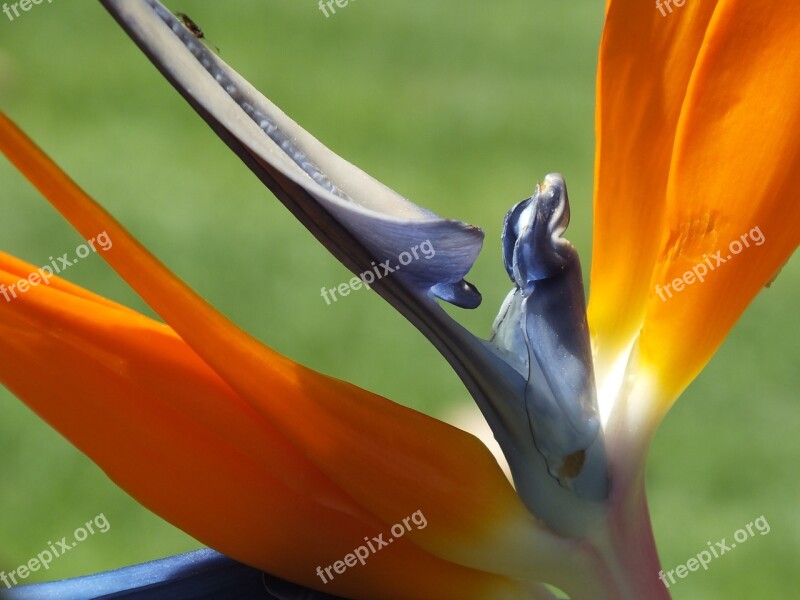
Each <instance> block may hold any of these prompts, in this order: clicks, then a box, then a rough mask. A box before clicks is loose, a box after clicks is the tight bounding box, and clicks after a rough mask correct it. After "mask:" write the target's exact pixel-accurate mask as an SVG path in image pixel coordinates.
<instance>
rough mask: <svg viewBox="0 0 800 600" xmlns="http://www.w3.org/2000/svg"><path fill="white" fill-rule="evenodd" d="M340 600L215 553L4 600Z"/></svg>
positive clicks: (2, 594)
mask: <svg viewBox="0 0 800 600" xmlns="http://www.w3.org/2000/svg"><path fill="white" fill-rule="evenodd" d="M90 598H128V599H133V598H147V599H148V600H151V599H152V600H184V599H185V600H189V599H200V600H205V599H208V600H212V599H213V600H218V599H219V600H226V599H234V598H235V599H237V600H249V599H253V600H339V599H337V598H336V597H334V596H331V595H329V594H324V593H322V592H317V591H314V590H309V589H307V588H304V587H301V586H298V585H295V584H293V583H289V582H286V581H283V580H281V579H278V578H277V577H273V576H272V575H268V574H266V573H263V572H261V571H259V570H258V569H254V568H252V567H248V566H247V565H243V564H242V563H239V562H236V561H235V560H232V559H230V558H228V557H227V556H223V555H222V554H220V553H218V552H215V551H214V550H210V549H203V550H196V551H194V552H189V553H187V554H179V555H177V556H170V557H168V558H163V559H160V560H155V561H152V562H147V563H143V564H140V565H133V566H130V567H123V568H121V569H117V570H114V571H106V572H104V573H96V574H94V575H86V576H84V577H75V578H73V579H64V580H62V581H53V582H48V583H36V584H32V585H26V586H21V587H18V588H11V589H8V590H2V589H0V599H2V600H88V599H90Z"/></svg>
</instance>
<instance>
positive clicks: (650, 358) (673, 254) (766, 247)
mask: <svg viewBox="0 0 800 600" xmlns="http://www.w3.org/2000/svg"><path fill="white" fill-rule="evenodd" d="M672 8H673V12H672V14H667V15H666V16H662V14H661V13H660V12H659V11H658V10H657V9H654V7H653V6H652V5H647V4H644V3H634V2H622V1H621V0H612V2H611V4H610V7H609V10H608V22H607V25H606V30H605V33H604V36H603V44H602V49H601V56H600V71H599V80H598V117H597V132H598V154H597V161H596V190H595V219H596V222H595V245H594V255H593V261H592V288H591V302H590V306H589V318H590V322H591V326H592V331H593V336H594V341H595V345H596V346H595V351H596V355H597V358H598V365H599V368H598V370H599V371H600V377H605V376H607V375H608V371H609V370H610V368H611V365H612V363H614V362H615V361H616V360H618V359H619V358H620V357H622V359H623V360H626V357H627V353H628V351H629V350H630V348H631V346H632V344H633V343H634V342H635V341H637V340H638V341H639V345H638V354H637V358H638V361H639V362H638V364H639V366H642V367H645V368H647V369H648V370H649V372H650V373H652V374H655V375H656V376H657V378H658V379H659V381H660V383H659V384H658V387H659V388H660V389H661V391H662V394H661V396H662V397H663V400H662V404H663V406H662V407H661V409H666V408H667V407H668V406H669V404H670V403H671V401H672V400H673V399H674V398H675V397H676V396H677V394H678V393H680V391H681V390H682V389H683V388H684V387H685V386H686V385H687V384H688V383H689V382H690V381H691V379H692V378H693V377H694V376H695V375H696V374H697V373H698V372H699V370H700V369H701V368H702V366H703V365H704V364H705V363H706V362H707V361H708V360H709V358H710V357H711V355H712V354H713V352H714V351H715V349H716V348H717V347H718V346H719V344H720V343H721V342H722V340H723V339H724V337H725V335H726V334H727V332H728V331H729V329H730V328H731V327H732V325H733V323H734V322H735V321H736V319H737V318H738V317H739V315H740V314H741V313H742V311H743V310H744V309H745V307H746V306H747V304H748V303H749V302H750V301H751V300H752V298H753V297H754V296H755V294H756V293H758V291H759V290H760V289H761V288H762V287H763V286H764V284H766V283H767V282H768V281H769V280H770V278H771V277H772V276H773V275H774V274H775V272H776V270H777V269H778V268H779V267H780V265H782V264H783V263H784V262H785V261H786V260H787V259H788V257H789V256H790V255H791V253H792V251H793V250H794V248H796V246H797V243H798V240H799V239H800V232H798V230H797V228H796V227H786V226H785V224H786V223H796V222H797V220H798V216H799V215H798V204H797V203H796V202H792V201H791V198H793V197H794V196H795V195H796V194H797V192H798V189H799V187H800V186H799V185H798V184H800V177H799V176H798V173H800V170H798V157H800V150H798V148H800V144H799V142H800V140H799V139H798V134H797V133H796V132H797V131H798V128H797V125H798V119H800V84H799V83H798V81H799V80H798V79H797V77H796V76H795V74H794V67H795V66H796V65H797V64H798V59H800V57H799V56H798V47H797V44H796V39H797V37H798V35H800V19H799V18H798V16H800V12H798V11H799V10H800V9H798V7H797V6H796V5H795V4H792V3H784V4H782V5H780V6H775V7H772V6H771V7H770V10H768V11H765V10H763V7H759V5H758V4H757V3H751V4H748V3H746V2H743V1H739V0H720V1H718V2H696V3H687V4H685V5H684V6H682V7H676V6H674V5H673V6H672ZM755 228H760V229H759V230H756V229H755ZM751 231H753V232H754V234H755V237H756V238H759V233H758V231H760V232H761V233H763V235H764V236H765V238H766V243H763V246H756V244H755V242H754V241H753V240H751V239H750V238H749V233H750V232H751ZM744 235H748V239H747V240H746V241H747V242H748V243H749V244H750V245H751V247H750V248H746V249H744V250H743V251H742V252H741V253H740V254H738V255H735V251H737V250H738V247H737V246H734V247H733V249H732V250H729V244H730V243H731V242H735V241H736V240H738V241H739V243H743V242H744V241H745V240H744V239H743V238H742V236H744ZM718 250H721V251H722V255H721V256H722V258H723V259H726V257H727V255H728V254H731V256H732V258H731V261H730V263H729V264H723V265H720V268H719V271H716V270H715V271H714V272H713V273H710V275H709V276H708V277H707V278H705V282H702V283H701V282H699V281H693V282H692V283H690V284H689V285H685V284H684V285H685V287H684V285H682V284H680V283H678V284H677V287H678V288H681V289H679V290H677V291H676V290H674V281H675V279H676V278H679V277H683V276H684V274H685V273H687V272H691V271H690V270H691V269H692V268H693V267H695V266H696V265H701V264H703V263H705V260H706V258H707V257H708V256H711V255H713V254H715V253H716V252H717V251H718ZM714 262H716V261H715V260H714ZM714 266H716V265H714ZM709 271H711V269H710V268H709ZM687 280H688V281H692V277H691V276H688V279H687ZM668 284H669V285H671V286H673V287H672V288H670V289H669V290H665V289H664V288H665V286H666V285H668ZM673 291H674V293H673ZM600 377H599V379H600Z"/></svg>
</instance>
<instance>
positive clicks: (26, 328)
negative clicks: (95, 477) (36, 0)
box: [0, 253, 516, 599]
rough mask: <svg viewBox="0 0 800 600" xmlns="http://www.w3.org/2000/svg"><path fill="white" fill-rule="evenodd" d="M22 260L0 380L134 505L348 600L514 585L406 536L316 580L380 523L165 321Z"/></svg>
mask: <svg viewBox="0 0 800 600" xmlns="http://www.w3.org/2000/svg"><path fill="white" fill-rule="evenodd" d="M32 272H35V268H34V267H33V266H32V265H26V264H25V263H23V262H21V261H18V260H16V259H12V258H11V257H9V256H8V255H5V254H2V253H0V285H4V286H6V287H5V288H0V289H4V290H9V289H11V290H12V292H11V293H9V298H10V300H8V301H6V300H5V299H4V298H2V297H0V301H1V302H2V305H0V381H2V382H3V384H4V385H6V386H7V387H8V388H9V389H10V390H12V391H13V392H14V393H15V394H17V395H18V396H19V397H20V398H22V399H23V400H24V401H25V402H26V403H27V404H28V405H29V406H30V407H31V408H32V409H33V410H35V411H36V412H37V413H38V414H39V415H40V416H41V417H42V418H43V419H45V420H46V421H47V422H49V423H51V424H52V425H53V426H54V427H56V428H57V429H58V430H59V431H60V432H61V433H62V434H64V435H65V436H66V437H67V438H68V439H69V440H70V441H71V442H72V443H74V444H75V445H76V446H77V447H78V448H79V449H81V450H82V451H83V452H85V453H86V454H87V455H89V456H90V457H92V459H93V460H95V462H97V463H98V465H99V466H101V468H103V469H104V470H105V471H106V473H107V474H108V475H109V476H110V477H111V478H112V479H113V480H114V481H116V482H117V483H119V485H120V486H121V487H123V488H124V489H125V490H126V491H128V492H129V493H130V494H131V495H132V496H134V497H135V498H136V499H137V500H139V501H140V502H142V503H143V504H144V505H145V506H147V507H149V508H151V509H152V510H154V511H155V512H157V513H158V514H160V515H161V516H163V517H164V518H166V519H168V520H169V521H171V522H172V523H174V524H175V525H177V526H178V527H180V528H182V529H183V530H185V531H187V532H188V533H190V534H191V535H194V536H195V537H197V538H198V539H200V540H201V541H203V542H204V543H206V544H208V545H210V546H212V547H214V548H216V549H218V550H220V551H222V552H224V553H226V554H228V555H229V556H233V557H235V558H237V559H239V560H241V561H243V562H246V563H248V564H250V565H253V566H256V567H260V568H262V569H265V570H269V571H270V572H272V573H275V574H277V575H280V576H282V577H285V578H288V579H291V580H293V581H296V582H300V583H303V584H306V585H311V586H316V587H325V589H326V590H328V589H330V591H332V592H334V593H337V594H343V595H345V596H347V597H351V598H365V599H366V598H375V597H376V596H378V595H380V597H385V598H397V599H401V598H431V599H433V598H441V597H442V596H443V595H447V594H450V593H453V590H454V589H457V590H458V591H457V592H455V593H457V594H458V596H459V597H465V598H492V597H494V595H495V594H497V593H499V594H501V595H503V594H507V597H516V596H515V594H516V592H515V591H514V590H515V585H514V584H511V583H509V582H506V581H503V580H501V579H500V578H498V577H495V576H490V575H485V574H482V573H479V572H476V571H473V570H470V569H466V568H464V567H460V566H456V565H452V564H450V563H447V562H445V561H443V560H441V559H438V558H436V557H433V556H431V555H430V554H427V553H425V552H423V551H421V550H420V549H419V548H418V547H417V546H415V545H414V544H413V543H411V542H410V541H408V540H407V539H400V540H398V541H397V543H395V544H393V545H392V547H391V550H390V551H386V552H385V553H382V554H380V555H376V556H375V557H374V560H372V561H370V563H369V564H368V565H366V566H365V567H364V568H362V569H360V570H359V571H358V572H357V573H352V574H351V576H350V577H344V576H342V577H337V578H336V579H335V580H334V581H333V582H331V583H330V584H329V585H327V586H323V585H322V582H321V580H319V579H317V575H316V566H317V565H321V566H323V567H325V566H328V565H329V564H331V563H333V562H334V561H335V560H339V559H341V558H343V557H344V556H345V555H346V554H348V553H350V552H352V551H353V549H354V548H355V547H356V546H358V545H361V544H362V543H363V537H364V536H365V535H376V536H377V535H378V534H379V533H386V527H385V525H384V524H383V523H381V522H380V521H379V520H377V519H375V518H374V517H372V516H371V515H370V514H369V513H367V512H366V511H364V510H363V509H362V508H361V507H359V506H358V505H356V504H355V503H354V502H353V501H352V500H351V499H350V498H349V497H347V496H346V495H345V494H343V493H342V492H341V490H340V489H338V488H337V487H336V486H335V485H334V484H332V482H331V481H330V480H329V479H328V478H327V477H326V476H325V475H323V474H322V473H321V472H320V471H319V470H318V469H316V468H315V467H314V466H313V465H311V464H310V463H309V462H308V460H307V459H306V458H305V457H304V456H303V455H302V454H301V453H300V452H298V451H297V450H296V449H295V448H293V447H292V446H291V445H289V444H288V443H287V441H286V440H285V439H284V438H283V437H282V436H281V435H280V434H279V433H277V432H276V431H275V429H274V428H273V427H272V426H271V425H270V424H269V423H268V422H267V421H266V419H264V418H263V417H262V416H261V415H259V414H258V413H257V412H256V411H254V410H253V409H252V407H250V406H249V405H248V404H247V403H246V402H244V401H242V399H241V398H240V397H238V396H237V395H236V394H235V392H233V391H232V390H231V389H230V388H229V387H228V386H227V385H226V384H225V382H224V381H222V380H221V379H220V378H219V376H217V375H216V373H214V372H213V371H212V370H211V369H210V368H209V367H208V366H207V365H206V364H205V363H204V362H203V361H202V360H201V359H200V358H199V357H198V356H197V355H196V354H195V353H194V352H193V351H192V350H191V349H190V348H189V347H188V346H187V345H186V344H185V343H184V342H183V340H181V339H180V338H179V337H178V336H177V335H176V334H175V333H174V332H173V331H172V330H171V329H170V328H169V327H167V326H165V325H162V324H160V323H156V322H155V321H152V320H151V319H148V318H147V317H144V316H141V315H138V314H137V313H135V312H133V311H131V310H129V309H127V308H124V307H122V306H119V305H116V304H114V303H112V302H110V301H107V300H99V299H97V298H95V297H93V295H92V294H89V293H87V292H85V291H83V290H80V288H77V287H76V286H72V285H70V284H67V283H66V282H64V281H63V280H60V279H58V278H53V279H52V280H51V281H50V283H49V286H45V285H43V284H40V285H38V286H37V287H33V288H31V289H30V290H28V291H26V292H25V293H24V294H23V293H21V292H19V291H18V288H11V286H13V285H15V284H16V283H18V281H19V280H20V278H22V277H27V275H28V274H29V273H32ZM14 295H16V297H14ZM409 572H413V573H414V574H415V578H414V579H410V578H409V577H408V576H407V574H408V573H409Z"/></svg>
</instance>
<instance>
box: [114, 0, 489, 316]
mask: <svg viewBox="0 0 800 600" xmlns="http://www.w3.org/2000/svg"><path fill="white" fill-rule="evenodd" d="M102 2H103V4H104V5H105V6H106V8H107V9H108V10H109V11H110V12H111V14H112V15H113V16H114V17H115V18H116V19H117V21H118V22H119V23H120V24H121V25H122V26H123V28H125V30H126V31H127V32H128V34H129V35H130V36H131V37H132V38H133V39H134V40H135V41H136V43H137V44H139V45H140V47H141V48H142V49H143V50H144V51H145V52H146V53H147V54H148V55H149V56H150V58H151V60H153V62H154V64H155V65H156V66H157V67H158V68H159V70H161V72H162V73H163V74H164V75H165V76H166V77H167V79H169V81H170V82H171V83H172V84H173V85H174V86H175V88H176V89H177V90H178V91H179V92H180V93H181V94H182V95H183V96H184V97H185V98H186V99H187V100H188V101H189V103H190V104H191V105H192V106H193V107H194V108H195V109H196V110H197V111H198V112H199V113H200V114H201V116H203V118H205V119H206V121H207V122H208V123H209V125H211V127H212V128H213V129H214V130H215V131H216V132H217V134H218V135H219V136H220V137H221V138H222V139H223V140H224V141H225V142H226V143H227V144H228V145H229V146H230V147H231V149H232V150H234V152H236V153H237V154H238V155H239V156H240V158H242V160H243V161H244V162H245V163H246V164H247V166H248V167H250V169H251V170H252V171H253V172H254V173H255V174H256V175H257V176H258V177H259V178H260V179H261V180H262V181H263V182H264V183H265V184H266V185H267V186H268V187H269V188H270V189H271V190H272V191H273V193H274V194H275V195H276V196H277V197H278V198H279V199H280V200H281V201H282V202H283V203H284V204H285V205H286V206H287V207H288V208H289V210H291V211H292V212H293V213H294V215H295V216H296V217H297V218H298V219H299V220H300V221H301V222H302V223H303V224H304V225H305V226H306V227H307V228H308V229H309V230H310V231H311V233H313V234H314V235H315V236H316V237H317V238H318V239H319V240H320V241H321V242H322V243H323V244H324V245H325V246H326V247H327V248H328V250H330V251H331V253H333V254H334V256H336V257H337V258H339V260H341V261H342V263H343V264H345V266H347V267H348V268H350V269H351V270H352V271H353V272H354V273H355V274H356V275H362V274H366V273H370V272H372V271H373V270H374V269H375V268H376V267H377V266H378V265H379V264H381V263H386V261H390V265H389V266H390V267H391V268H392V270H393V271H394V272H396V275H393V277H394V278H397V279H400V280H402V281H403V282H404V283H405V284H406V285H407V286H408V287H409V288H411V289H412V290H416V291H422V292H425V293H430V294H434V295H438V296H439V297H440V298H442V299H444V300H446V301H448V302H454V303H456V304H458V305H459V306H463V307H468V308H474V307H476V306H478V304H480V294H478V293H477V290H475V288H474V286H469V285H465V283H464V282H463V281H462V280H463V278H464V277H465V276H466V274H467V272H468V271H469V270H470V268H471V267H472V265H473V263H474V262H475V260H476V258H477V257H478V254H479V253H480V250H481V247H482V244H483V232H482V231H481V230H480V229H479V228H477V227H474V226H472V225H468V224H467V223H463V222H461V221H455V220H451V219H445V218H442V217H439V216H437V215H435V214H434V213H432V212H431V211H429V210H427V209H424V208H422V207H420V206H417V205H416V204H414V203H412V202H411V201H409V200H407V199H406V198H404V197H402V196H401V195H400V194H398V193H396V192H394V191H393V190H391V189H389V188H388V187H386V186H384V185H383V184H382V183H380V182H378V181H376V180H375V179H373V178H372V177H370V176H369V175H368V174H366V173H364V172H363V171H362V170H360V169H358V168H357V167H355V166H353V165H352V164H350V163H349V162H347V161H345V160H344V159H342V158H341V157H339V156H338V155H336V154H335V153H333V152H332V151H330V150H329V149H328V148H326V147H325V146H324V145H323V144H321V143H320V142H319V141H318V140H316V139H315V138H314V137H313V136H311V135H310V134H309V133H308V132H306V131H305V130H303V129H302V128H301V127H300V126H299V125H297V123H295V122H294V121H292V120H291V119H290V118H289V117H288V116H286V114H284V113H283V112H282V111H281V110H280V109H279V108H278V107H277V106H275V105H274V104H273V103H272V102H270V101H269V100H268V99H267V98H265V97H264V96H263V95H262V94H261V93H260V92H259V91H258V90H256V89H254V88H253V87H252V86H251V85H250V84H249V83H248V82H247V81H246V80H245V79H244V78H242V77H241V76H240V75H239V74H238V73H236V71H234V70H233V69H231V68H230V67H229V66H228V65H227V64H225V63H224V62H223V61H222V60H220V58H219V57H218V56H216V55H215V54H214V53H213V52H211V50H209V49H208V48H207V47H206V46H204V45H203V44H202V43H201V42H199V41H198V40H197V39H196V38H195V37H194V35H193V34H192V32H191V31H189V30H188V29H186V28H185V27H184V25H183V24H182V23H181V21H180V19H178V18H177V17H176V16H175V15H173V14H172V13H171V12H170V11H169V10H167V9H166V8H165V7H164V6H163V5H162V4H161V3H160V2H157V1H156V0H102ZM426 243H427V244H429V245H430V246H431V247H432V248H433V249H434V251H433V252H432V253H431V255H430V256H424V257H423V256H419V254H420V253H419V252H418V250H419V247H420V246H421V245H422V244H426ZM415 248H416V249H417V254H416V255H413V256H412V259H411V260H409V261H408V262H406V263H403V264H400V262H402V258H401V257H402V256H403V253H405V252H407V253H412V252H414V249H415ZM398 267H399V268H398ZM384 273H385V274H390V273H391V272H389V271H385V270H384V269H379V270H378V274H380V275H381V276H383V274H384ZM383 283H384V282H383V281H382V280H376V281H375V283H374V287H375V288H376V289H378V290H381V289H384V288H386V286H384V285H383Z"/></svg>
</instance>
